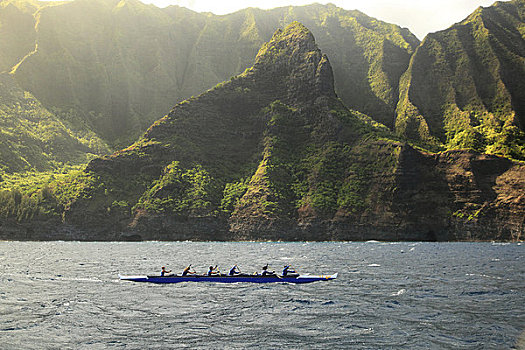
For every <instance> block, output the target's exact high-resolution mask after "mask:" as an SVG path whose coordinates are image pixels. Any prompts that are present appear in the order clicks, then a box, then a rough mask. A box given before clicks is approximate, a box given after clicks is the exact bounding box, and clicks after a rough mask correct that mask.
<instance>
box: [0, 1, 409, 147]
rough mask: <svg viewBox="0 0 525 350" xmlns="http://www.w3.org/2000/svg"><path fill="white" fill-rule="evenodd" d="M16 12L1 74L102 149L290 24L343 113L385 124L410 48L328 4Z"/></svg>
mask: <svg viewBox="0 0 525 350" xmlns="http://www.w3.org/2000/svg"><path fill="white" fill-rule="evenodd" d="M8 4H9V5H8ZM48 4H51V5H48ZM4 5H5V7H4ZM16 5H17V6H18V7H15V5H14V4H11V1H7V0H3V1H2V6H0V34H4V33H5V34H6V35H0V71H2V70H3V69H5V70H7V71H11V70H13V74H14V76H15V78H16V80H17V81H18V83H19V84H20V85H21V87H22V89H24V90H26V91H29V92H31V93H32V94H33V95H34V96H35V97H36V98H37V99H38V100H39V101H40V102H41V103H43V104H44V106H45V107H46V108H59V109H61V110H71V109H72V110H74V111H75V112H76V114H78V115H80V116H82V117H83V119H84V120H85V121H86V122H87V124H89V125H91V126H92V128H93V130H92V131H94V132H96V133H97V134H98V135H99V136H101V137H102V138H103V139H104V140H106V141H107V142H109V143H110V144H113V145H124V144H129V142H128V140H133V141H134V140H136V138H137V137H138V136H139V135H140V134H141V133H142V132H143V131H144V130H145V129H146V128H147V127H148V126H149V125H150V124H151V123H152V122H154V121H155V120H157V119H158V118H159V117H162V116H163V115H165V114H166V113H167V112H169V110H170V109H171V108H172V107H173V105H174V104H176V103H178V102H180V101H182V100H184V99H187V98H190V97H191V96H192V95H198V94H200V93H202V92H203V91H205V90H207V89H209V88H211V87H212V86H214V85H215V84H217V83H219V82H221V81H224V80H228V79H230V77H231V76H233V75H236V74H239V73H241V72H242V71H244V69H246V68H248V67H250V66H252V65H253V58H254V56H255V55H256V54H257V52H258V50H259V48H260V47H261V45H262V44H263V43H264V42H266V41H268V40H269V39H270V38H271V37H272V34H273V32H274V31H275V29H276V28H279V27H281V26H282V25H283V24H288V23H291V22H292V21H294V20H298V21H301V22H302V23H304V24H305V25H306V26H307V27H308V28H309V29H311V30H312V32H313V33H314V35H315V36H316V37H317V39H318V42H319V44H320V47H321V48H322V49H323V50H324V52H326V53H327V54H328V56H329V57H331V59H332V64H333V67H334V70H335V72H336V77H337V78H336V82H335V84H336V90H337V91H338V93H339V95H340V97H341V98H342V99H343V101H344V103H345V104H347V105H348V106H349V107H350V108H352V109H356V110H360V111H361V112H363V113H366V114H368V115H370V116H372V117H373V118H376V119H377V120H379V121H381V122H383V123H385V124H387V125H389V126H392V125H393V116H394V109H395V106H396V103H397V98H398V81H399V77H400V76H401V74H402V73H403V72H404V71H405V70H406V68H407V66H408V61H409V59H410V55H411V54H412V52H413V50H414V49H415V47H416V46H417V45H418V44H419V41H418V40H417V39H416V38H415V37H414V36H413V35H412V34H411V33H410V32H409V31H408V30H406V29H402V28H400V27H398V26H395V25H392V24H388V23H384V22H381V21H378V20H376V19H373V18H370V17H368V16H366V15H364V14H363V13H360V12H358V11H346V10H343V9H340V8H337V7H335V6H333V5H326V6H324V5H311V6H305V7H283V8H278V9H274V10H270V11H263V10H258V9H246V10H242V11H239V12H236V13H233V14H229V15H226V16H215V15H209V14H200V13H196V12H193V11H190V10H187V9H184V8H180V7H176V6H172V7H168V8H165V9H160V8H157V7H155V6H152V5H146V4H143V3H141V2H140V1H137V0H124V1H120V0H119V1H116V0H75V1H71V2H63V3H62V2H51V3H48V2H45V3H44V2H34V4H33V2H31V1H30V0H24V1H17V2H16ZM19 7H23V8H22V9H21V8H19ZM3 19H5V20H3ZM4 56H5V57H4Z"/></svg>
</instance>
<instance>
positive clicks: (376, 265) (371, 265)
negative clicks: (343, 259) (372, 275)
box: [368, 264, 381, 267]
mask: <svg viewBox="0 0 525 350" xmlns="http://www.w3.org/2000/svg"><path fill="white" fill-rule="evenodd" d="M368 267H381V265H379V264H370V265H368Z"/></svg>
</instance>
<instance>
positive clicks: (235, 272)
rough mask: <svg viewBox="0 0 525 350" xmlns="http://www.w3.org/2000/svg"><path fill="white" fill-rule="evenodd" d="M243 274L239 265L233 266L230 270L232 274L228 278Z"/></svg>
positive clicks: (229, 273)
mask: <svg viewBox="0 0 525 350" xmlns="http://www.w3.org/2000/svg"><path fill="white" fill-rule="evenodd" d="M240 273H241V270H239V267H238V266H237V265H233V267H232V268H231V269H230V272H228V276H235V275H238V274H240Z"/></svg>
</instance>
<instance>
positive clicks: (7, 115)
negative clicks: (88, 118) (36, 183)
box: [0, 74, 109, 172]
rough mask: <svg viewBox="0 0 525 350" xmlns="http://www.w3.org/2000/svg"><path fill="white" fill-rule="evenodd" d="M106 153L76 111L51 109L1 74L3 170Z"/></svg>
mask: <svg viewBox="0 0 525 350" xmlns="http://www.w3.org/2000/svg"><path fill="white" fill-rule="evenodd" d="M107 152H109V148H108V146H107V145H106V144H105V142H103V141H102V140H101V139H100V138H99V137H97V136H96V134H94V133H93V132H92V131H90V128H89V126H87V125H85V123H84V121H83V119H82V118H80V117H79V116H78V115H76V113H75V112H74V111H69V112H61V111H57V110H56V111H54V112H51V111H49V110H48V109H46V108H45V107H44V106H42V104H41V103H40V102H39V101H38V100H37V99H35V98H34V96H33V95H31V94H30V93H29V92H27V91H23V90H21V89H20V88H19V87H18V86H17V84H16V83H15V82H14V81H13V79H12V78H11V77H10V76H9V75H7V74H0V172H21V171H34V170H40V171H44V170H50V169H59V168H61V167H62V166H64V165H68V164H71V165H74V164H83V163H86V162H87V161H88V160H90V159H92V158H93V157H95V156H97V155H101V154H104V153H107Z"/></svg>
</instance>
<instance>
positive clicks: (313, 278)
mask: <svg viewBox="0 0 525 350" xmlns="http://www.w3.org/2000/svg"><path fill="white" fill-rule="evenodd" d="M119 278H120V279H121V280H124V281H133V282H148V283H180V282H219V283H239V282H249V283H311V282H317V281H329V280H333V279H336V278H337V273H336V274H333V275H299V276H290V277H289V276H285V277H283V276H276V275H275V276H258V275H236V276H201V275H198V276H165V277H160V276H121V275H119Z"/></svg>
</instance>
